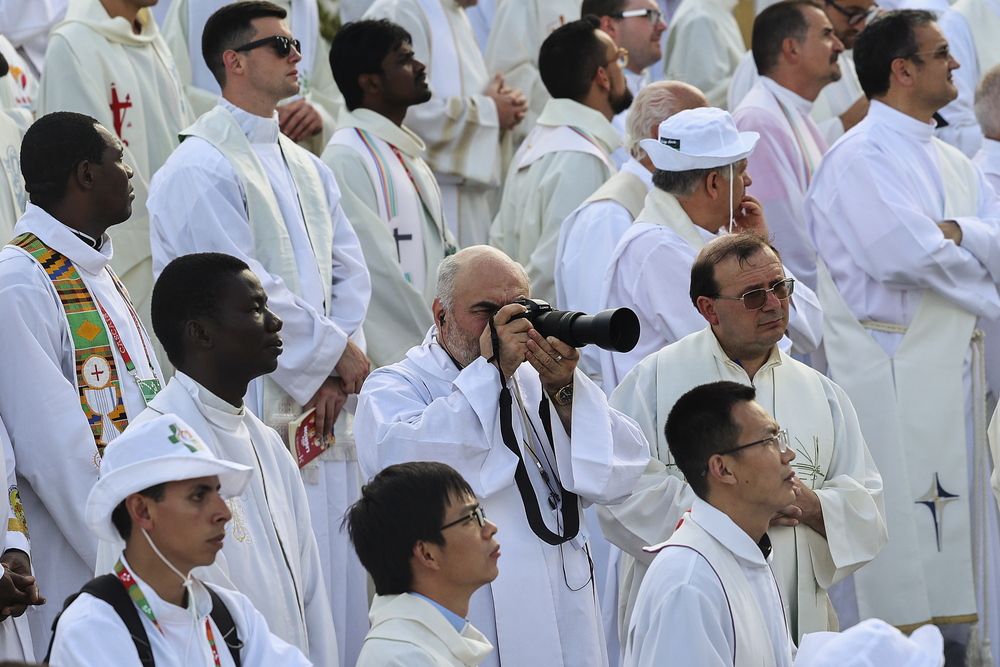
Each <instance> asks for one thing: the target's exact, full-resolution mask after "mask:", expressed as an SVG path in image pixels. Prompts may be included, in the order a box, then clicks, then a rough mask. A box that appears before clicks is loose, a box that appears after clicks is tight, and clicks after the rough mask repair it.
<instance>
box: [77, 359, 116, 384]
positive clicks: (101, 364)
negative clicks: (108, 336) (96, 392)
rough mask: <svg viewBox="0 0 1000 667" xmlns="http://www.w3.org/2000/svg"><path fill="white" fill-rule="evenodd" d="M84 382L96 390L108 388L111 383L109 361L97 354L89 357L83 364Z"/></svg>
mask: <svg viewBox="0 0 1000 667" xmlns="http://www.w3.org/2000/svg"><path fill="white" fill-rule="evenodd" d="M83 381H84V382H86V383H87V386H88V387H92V388H94V389H104V388H105V387H107V386H108V383H109V382H111V366H109V365H108V360H107V359H105V358H104V357H99V356H97V355H96V354H95V355H92V356H90V357H87V360H86V361H85V362H83Z"/></svg>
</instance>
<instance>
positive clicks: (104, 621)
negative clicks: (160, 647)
mask: <svg viewBox="0 0 1000 667" xmlns="http://www.w3.org/2000/svg"><path fill="white" fill-rule="evenodd" d="M129 656H132V657H133V660H134V663H135V664H138V663H139V654H138V652H137V651H136V649H135V642H133V641H132V637H131V635H130V634H129V632H128V629H127V628H126V627H125V623H124V622H123V621H122V620H121V618H120V617H119V616H118V613H117V612H116V611H115V610H114V608H113V607H112V606H111V605H109V604H108V603H107V602H104V601H103V600H98V599H97V598H95V597H93V596H92V595H90V594H88V593H81V594H80V595H79V596H78V597H77V598H76V599H75V600H74V601H73V602H72V604H70V605H69V606H68V607H67V608H66V609H65V610H64V611H63V612H62V616H60V617H59V624H58V626H57V628H56V634H55V639H54V641H53V645H52V659H53V662H54V663H55V664H64V662H63V661H66V662H67V663H70V664H95V665H96V664H101V662H102V660H103V659H106V658H112V657H113V661H112V662H111V663H106V664H124V663H123V662H122V661H123V660H125V661H126V662H127V658H128V657H129ZM73 658H76V659H75V660H74V659H73Z"/></svg>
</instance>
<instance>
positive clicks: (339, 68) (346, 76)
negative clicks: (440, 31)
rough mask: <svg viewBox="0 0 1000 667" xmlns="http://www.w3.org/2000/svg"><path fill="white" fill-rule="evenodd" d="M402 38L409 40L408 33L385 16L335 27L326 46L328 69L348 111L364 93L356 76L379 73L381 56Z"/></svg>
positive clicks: (354, 106) (409, 41)
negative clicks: (335, 29) (336, 29)
mask: <svg viewBox="0 0 1000 667" xmlns="http://www.w3.org/2000/svg"><path fill="white" fill-rule="evenodd" d="M404 42H405V43H406V44H412V43H413V38H412V37H411V36H410V33H409V32H407V31H406V28H404V27H403V26H401V25H399V24H397V23H393V22H392V21H390V20H388V19H378V20H374V19H368V20H364V21H354V22H352V23H348V24H347V25H345V26H344V27H343V28H341V29H340V30H338V31H337V36H336V37H334V38H333V44H332V45H331V46H330V69H331V70H333V78H334V80H335V81H336V82H337V87H338V88H340V92H341V94H343V96H344V103H345V104H346V105H347V110H348V111H354V110H355V109H357V108H358V107H359V106H361V102H362V99H363V97H364V93H363V92H362V90H361V84H359V83H358V77H359V76H361V75H362V74H382V73H383V72H382V60H384V59H385V56H386V55H387V54H389V53H391V52H393V51H395V50H396V49H398V48H399V47H400V46H402V45H403V43H404Z"/></svg>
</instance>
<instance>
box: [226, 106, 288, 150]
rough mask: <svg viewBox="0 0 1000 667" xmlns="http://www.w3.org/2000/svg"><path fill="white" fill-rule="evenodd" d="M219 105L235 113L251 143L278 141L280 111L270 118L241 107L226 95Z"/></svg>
mask: <svg viewBox="0 0 1000 667" xmlns="http://www.w3.org/2000/svg"><path fill="white" fill-rule="evenodd" d="M219 106H221V107H223V108H224V109H225V110H226V111H228V112H229V113H231V114H233V118H235V119H236V122H237V123H239V124H240V129H241V130H243V134H245V135H246V136H247V139H249V140H250V143H251V144H274V143H277V142H278V135H279V134H280V132H281V130H280V129H279V128H278V112H277V111H275V112H274V115H273V116H271V117H270V118H264V117H263V116H258V115H256V114H252V113H250V112H249V111H246V110H244V109H241V108H239V107H238V106H236V105H235V104H233V103H232V102H230V101H229V100H227V99H226V98H225V97H220V98H219Z"/></svg>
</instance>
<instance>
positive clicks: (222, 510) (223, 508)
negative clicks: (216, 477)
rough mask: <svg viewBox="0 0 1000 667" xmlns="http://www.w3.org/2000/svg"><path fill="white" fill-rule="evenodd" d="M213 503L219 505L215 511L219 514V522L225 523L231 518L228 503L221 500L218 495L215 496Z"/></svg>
mask: <svg viewBox="0 0 1000 667" xmlns="http://www.w3.org/2000/svg"><path fill="white" fill-rule="evenodd" d="M215 501H216V502H217V503H218V504H219V507H218V509H217V511H218V513H219V520H220V521H219V522H220V523H226V522H228V521H229V520H230V519H232V518H233V513H232V512H231V511H230V510H229V503H227V502H226V501H225V499H223V497H222V496H220V495H219V494H215Z"/></svg>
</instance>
